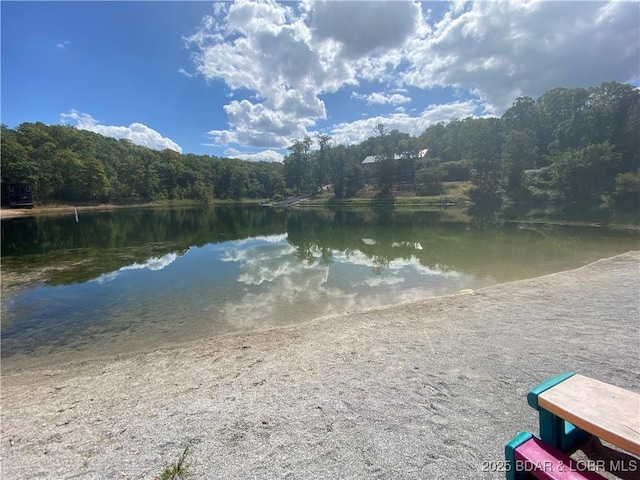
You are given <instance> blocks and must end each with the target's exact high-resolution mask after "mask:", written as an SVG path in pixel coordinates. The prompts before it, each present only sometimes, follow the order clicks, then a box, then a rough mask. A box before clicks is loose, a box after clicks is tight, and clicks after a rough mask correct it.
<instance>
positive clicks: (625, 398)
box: [538, 374, 640, 456]
mask: <svg viewBox="0 0 640 480" xmlns="http://www.w3.org/2000/svg"><path fill="white" fill-rule="evenodd" d="M538 405H539V406H540V407H541V408H543V409H544V410H546V411H548V412H550V413H551V414H553V415H555V416H557V417H559V418H562V419H564V420H566V421H568V422H570V423H571V424H573V425H575V426H576V427H578V428H580V429H582V430H584V431H585V432H589V433H591V434H592V435H595V436H596V437H598V438H600V439H602V440H605V441H607V442H609V443H611V444H613V445H615V446H617V447H620V448H621V449H623V450H626V451H627V452H630V453H632V454H634V455H638V456H640V395H639V394H637V393H635V392H630V391H628V390H625V389H624V388H620V387H616V386H614V385H609V384H608V383H604V382H600V381H598V380H594V379H592V378H589V377H585V376H583V375H578V374H576V375H573V376H571V377H569V378H567V379H566V380H563V381H562V382H560V383H558V384H557V385H555V386H553V387H552V388H549V389H548V390H545V391H544V392H542V393H540V394H539V395H538Z"/></svg>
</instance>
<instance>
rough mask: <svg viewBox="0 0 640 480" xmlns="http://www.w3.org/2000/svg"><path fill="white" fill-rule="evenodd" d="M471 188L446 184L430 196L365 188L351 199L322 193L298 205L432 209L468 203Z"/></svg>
mask: <svg viewBox="0 0 640 480" xmlns="http://www.w3.org/2000/svg"><path fill="white" fill-rule="evenodd" d="M472 186H473V185H472V184H471V182H446V183H444V189H445V192H444V193H442V194H440V195H430V196H426V195H425V196H419V195H416V194H415V193H414V192H393V193H390V194H384V195H383V194H381V193H380V191H379V190H377V189H375V188H371V187H365V188H364V189H362V190H361V191H359V192H358V193H357V194H356V195H355V196H353V197H349V198H336V197H335V196H333V194H330V193H324V192H323V193H322V194H319V195H315V196H314V197H312V198H310V199H307V200H303V201H302V202H300V204H301V205H304V206H309V207H311V206H316V207H434V206H439V205H442V204H443V203H445V202H446V203H448V204H450V203H453V204H456V205H461V204H465V203H466V202H468V201H469V191H470V190H471V188H472Z"/></svg>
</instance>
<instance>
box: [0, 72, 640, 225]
mask: <svg viewBox="0 0 640 480" xmlns="http://www.w3.org/2000/svg"><path fill="white" fill-rule="evenodd" d="M1 128H2V132H1V135H2V136H1V149H2V150H1V161H2V165H1V167H2V170H1V177H2V182H3V183H16V182H28V183H31V184H32V186H33V191H34V197H35V200H36V202H38V203H52V202H113V203H131V202H147V201H155V200H165V199H166V200H172V199H198V200H203V201H206V200H213V199H246V198H250V199H281V198H284V197H287V196H290V195H295V194H300V193H315V192H317V191H318V189H319V187H321V186H323V185H327V184H331V185H333V191H334V193H335V196H336V197H338V198H341V197H348V196H351V195H354V194H356V193H357V192H358V191H359V190H360V189H361V188H362V187H364V186H365V185H367V184H374V185H376V186H377V188H378V189H379V191H380V192H381V193H387V192H388V193H392V192H393V191H394V189H395V188H396V187H397V186H398V185H402V186H403V187H404V189H405V190H406V189H407V188H408V189H410V190H413V192H414V193H415V194H416V195H439V194H442V193H443V192H444V190H443V182H457V181H470V182H472V183H473V189H472V192H471V199H472V201H473V202H474V203H476V204H478V205H483V206H488V207H490V208H492V209H494V210H496V211H501V212H503V213H505V214H507V215H517V214H518V213H519V212H522V211H524V210H526V209H530V208H537V209H545V208H548V209H553V208H555V209H563V208H568V209H571V208H585V207H587V208H600V207H603V206H604V207H612V206H613V207H616V208H621V209H625V208H626V209H636V210H637V209H638V207H640V171H639V168H640V90H639V89H638V88H636V87H634V86H632V85H627V84H620V83H615V82H608V83H603V84H602V85H600V86H598V87H592V88H555V89H553V90H549V91H548V92H546V93H544V94H543V95H542V96H541V97H539V98H538V99H533V98H530V97H521V98H518V99H516V100H515V102H514V103H513V105H512V106H511V107H510V108H509V109H508V110H507V111H506V112H505V113H504V114H503V115H502V116H501V117H487V118H472V117H469V118H465V119H452V120H450V121H449V122H447V123H444V122H441V123H437V124H434V125H431V126H429V127H428V128H427V129H425V130H424V132H422V133H421V134H420V135H419V136H412V135H409V134H406V133H402V132H399V131H398V130H391V131H389V130H387V129H386V128H385V126H384V125H382V124H381V125H378V126H377V127H376V129H375V131H373V132H372V136H371V137H370V138H368V139H367V140H365V141H364V142H362V143H360V144H358V145H349V146H345V145H334V144H333V143H332V139H331V137H329V136H328V135H323V134H320V135H317V136H316V137H315V138H311V137H305V138H303V139H300V140H296V141H295V142H293V144H292V145H291V146H290V147H289V149H288V151H289V153H288V155H287V156H286V157H285V158H284V161H283V163H267V162H250V161H243V160H237V159H229V158H218V157H214V156H209V155H194V154H179V153H177V152H175V151H173V150H163V151H155V150H151V149H148V148H146V147H141V146H138V145H134V144H133V143H131V142H130V141H128V140H116V139H113V138H107V137H103V136H101V135H99V134H95V133H92V132H88V131H84V130H78V129H76V128H75V127H71V126H65V125H51V126H48V125H45V124H43V123H23V124H21V125H19V126H18V127H16V128H15V129H11V128H8V127H6V126H5V125H2V127H1ZM423 149H428V154H427V155H426V156H424V157H419V152H420V151H421V150H423ZM367 156H374V157H375V159H376V162H375V167H376V168H375V169H373V170H367V169H365V168H364V167H363V166H362V160H363V159H364V158H366V157H367Z"/></svg>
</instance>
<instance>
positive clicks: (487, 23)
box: [185, 0, 640, 149]
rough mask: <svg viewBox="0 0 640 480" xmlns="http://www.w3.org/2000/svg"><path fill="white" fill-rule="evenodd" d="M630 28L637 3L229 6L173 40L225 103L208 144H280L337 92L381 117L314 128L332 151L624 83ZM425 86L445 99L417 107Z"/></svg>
mask: <svg viewBox="0 0 640 480" xmlns="http://www.w3.org/2000/svg"><path fill="white" fill-rule="evenodd" d="M639 19H640V3H638V2H600V1H598V2H551V1H531V0H508V1H499V0H496V1H491V2H487V1H477V2H462V1H458V2H453V3H445V4H440V5H439V8H437V9H436V8H435V7H434V8H429V9H428V8H427V7H426V6H423V5H422V4H421V3H418V2H412V1H403V2H395V1H394V2H382V1H361V2H333V1H313V0H305V1H303V2H300V3H276V2H274V1H265V2H261V3H256V2H250V1H245V0H239V1H238V2H234V3H232V4H216V6H215V8H214V12H213V14H212V15H209V16H206V17H205V18H203V20H202V22H201V24H200V25H199V26H198V27H197V29H196V30H195V32H194V33H193V34H192V35H190V36H187V37H185V42H186V44H187V46H188V47H189V48H190V49H191V50H192V53H193V58H194V62H195V72H196V74H197V75H200V76H202V77H204V78H205V79H206V80H207V81H210V82H214V81H218V82H219V81H221V82H223V83H224V84H225V85H226V87H227V89H228V91H229V92H228V95H229V98H231V96H233V100H232V101H231V100H230V101H229V103H228V104H227V105H225V107H224V111H225V113H226V115H227V126H226V127H225V128H217V129H215V130H211V131H210V132H209V133H210V136H211V138H212V141H213V143H214V144H215V145H217V146H221V145H222V146H232V145H236V146H238V145H243V146H251V147H260V148H267V149H281V148H285V147H287V146H288V145H290V144H291V143H292V141H293V140H296V139H300V138H302V136H304V135H305V134H308V133H312V130H313V129H314V128H317V127H318V123H319V122H325V121H327V120H329V119H331V118H332V112H330V111H327V108H328V107H327V105H329V101H330V99H331V98H332V97H331V96H332V95H333V94H335V93H337V92H344V91H345V90H346V89H347V88H348V89H349V91H357V92H358V93H355V94H354V98H356V99H360V100H363V101H364V102H365V103H366V104H367V105H369V106H371V105H375V106H378V107H379V108H385V107H386V108H388V110H387V113H385V114H384V115H380V116H378V117H376V118H368V119H364V120H358V121H355V122H342V123H338V124H334V125H333V127H331V126H329V127H327V126H325V125H322V129H324V130H325V131H329V130H333V132H332V133H334V134H335V135H338V136H339V138H336V139H335V140H336V143H341V142H342V141H343V139H347V140H349V143H353V142H354V141H361V140H362V139H364V138H366V137H367V136H370V135H371V131H372V127H373V126H375V124H376V123H384V124H385V125H386V126H387V127H388V128H391V129H393V128H398V129H399V130H401V131H403V132H407V133H412V134H419V133H420V132H421V131H422V130H424V128H426V127H427V126H429V125H430V124H431V123H433V122H436V121H441V120H445V121H446V120H449V119H450V118H451V117H464V116H467V115H476V116H479V115H487V114H492V115H501V114H502V113H503V112H504V111H505V110H506V109H507V108H508V107H509V106H510V105H511V104H512V102H513V101H514V100H515V98H517V97H518V96H523V95H528V96H533V97H536V96H539V95H541V94H542V93H544V92H545V91H546V90H548V89H551V88H555V87H558V86H563V87H586V86H594V85H599V84H600V83H602V82H603V81H620V82H637V81H639V80H640V20H639ZM407 87H413V88H412V89H411V92H412V93H411V97H409V96H408V95H407ZM434 89H450V90H452V91H455V92H456V95H457V98H458V101H453V102H452V101H451V98H450V97H449V98H448V99H444V97H443V100H442V104H440V105H437V104H436V105H430V106H428V107H426V108H425V106H424V105H420V104H419V103H418V101H419V100H418V99H419V97H420V95H419V93H420V90H423V91H424V93H427V94H428V93H430V91H432V90H434ZM400 106H403V107H404V109H400V108H399V107H400ZM394 109H395V110H396V111H395V112H394ZM414 109H416V110H414ZM406 112H411V113H410V114H408V113H406ZM413 112H416V113H413ZM358 113H364V114H365V115H366V112H358ZM365 131H366V134H364V136H363V132H365Z"/></svg>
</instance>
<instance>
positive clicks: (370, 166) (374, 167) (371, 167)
mask: <svg viewBox="0 0 640 480" xmlns="http://www.w3.org/2000/svg"><path fill="white" fill-rule="evenodd" d="M428 152H429V149H428V148H423V149H422V150H420V151H419V152H418V155H416V157H415V158H424V157H426V155H427V153H428ZM394 158H395V159H396V160H402V159H403V158H404V156H403V155H398V154H397V153H396V154H395V155H394ZM378 161H379V160H378V157H376V156H375V155H369V156H368V157H367V158H365V159H364V160H363V161H362V162H360V165H362V166H363V167H364V168H365V169H366V170H367V172H369V173H370V174H372V175H373V174H374V173H376V172H377V171H378Z"/></svg>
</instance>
